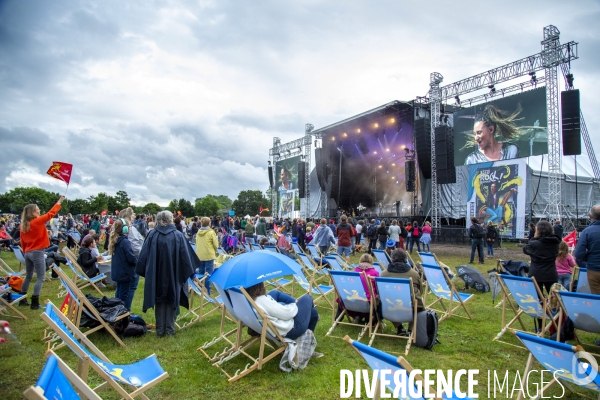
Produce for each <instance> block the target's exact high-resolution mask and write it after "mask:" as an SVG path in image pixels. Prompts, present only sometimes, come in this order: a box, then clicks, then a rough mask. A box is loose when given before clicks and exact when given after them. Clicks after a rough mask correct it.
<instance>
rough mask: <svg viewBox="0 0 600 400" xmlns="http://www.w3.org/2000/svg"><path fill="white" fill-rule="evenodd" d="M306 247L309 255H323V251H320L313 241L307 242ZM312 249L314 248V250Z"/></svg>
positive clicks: (321, 256)
mask: <svg viewBox="0 0 600 400" xmlns="http://www.w3.org/2000/svg"><path fill="white" fill-rule="evenodd" d="M306 249H307V250H308V255H309V256H310V257H313V258H314V257H318V258H323V257H324V256H325V255H324V254H323V253H321V250H320V249H319V248H318V247H317V246H315V245H314V244H313V243H308V244H307V245H306ZM312 249H314V252H313V250H312Z"/></svg>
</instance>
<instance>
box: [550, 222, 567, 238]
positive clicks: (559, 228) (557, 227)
mask: <svg viewBox="0 0 600 400" xmlns="http://www.w3.org/2000/svg"><path fill="white" fill-rule="evenodd" d="M552 228H553V229H554V234H555V235H556V236H558V237H559V238H561V239H562V238H563V232H564V231H565V228H563V226H562V225H561V224H560V219H557V220H556V221H554V226H553V227H552Z"/></svg>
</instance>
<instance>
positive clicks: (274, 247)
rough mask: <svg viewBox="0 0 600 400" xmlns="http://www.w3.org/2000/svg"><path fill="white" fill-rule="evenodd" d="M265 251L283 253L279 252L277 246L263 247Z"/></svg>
mask: <svg viewBox="0 0 600 400" xmlns="http://www.w3.org/2000/svg"><path fill="white" fill-rule="evenodd" d="M263 250H269V251H272V252H274V253H281V252H280V251H279V247H277V246H263Z"/></svg>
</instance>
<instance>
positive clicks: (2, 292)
mask: <svg viewBox="0 0 600 400" xmlns="http://www.w3.org/2000/svg"><path fill="white" fill-rule="evenodd" d="M4 296H10V300H7V299H5V298H4ZM25 297H27V295H26V294H18V293H13V292H12V289H11V288H10V286H8V284H6V285H2V286H0V315H3V316H5V317H14V318H22V319H25V320H26V319H27V317H26V316H25V315H23V313H21V312H20V311H19V310H17V308H16V307H15V304H17V303H18V302H19V301H21V300H22V299H23V298H25ZM9 310H10V311H12V312H14V313H15V314H17V315H11V314H10V313H9Z"/></svg>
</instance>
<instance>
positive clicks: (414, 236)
mask: <svg viewBox="0 0 600 400" xmlns="http://www.w3.org/2000/svg"><path fill="white" fill-rule="evenodd" d="M410 237H411V241H410V253H411V254H412V252H413V246H414V245H415V243H416V244H417V251H421V229H420V228H419V224H418V223H417V221H413V223H412V225H411V228H410Z"/></svg>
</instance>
